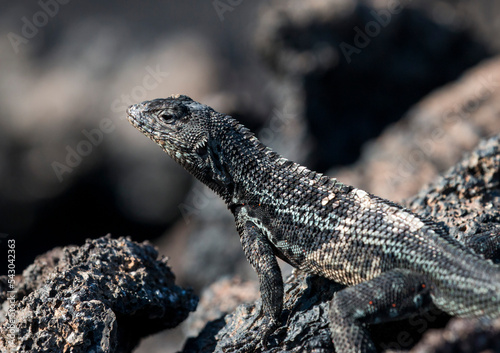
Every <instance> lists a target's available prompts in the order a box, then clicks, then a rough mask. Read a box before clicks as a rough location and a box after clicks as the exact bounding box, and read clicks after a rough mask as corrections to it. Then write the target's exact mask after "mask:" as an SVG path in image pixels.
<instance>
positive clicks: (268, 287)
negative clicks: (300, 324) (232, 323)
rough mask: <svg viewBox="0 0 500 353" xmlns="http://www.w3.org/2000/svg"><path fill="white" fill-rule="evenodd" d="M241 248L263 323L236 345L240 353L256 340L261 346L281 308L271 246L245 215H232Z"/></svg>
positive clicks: (280, 282)
mask: <svg viewBox="0 0 500 353" xmlns="http://www.w3.org/2000/svg"><path fill="white" fill-rule="evenodd" d="M236 224H237V228H238V232H239V234H240V240H241V245H242V247H243V251H244V252H245V256H246V258H247V260H248V261H249V262H250V264H251V265H252V267H253V268H254V270H255V271H256V272H257V275H258V278H259V283H260V293H261V300H262V309H263V310H262V311H263V315H264V316H265V318H264V324H263V325H262V326H261V327H260V328H259V334H258V335H257V336H256V337H250V338H249V339H248V341H245V342H238V344H237V346H239V347H240V351H242V352H248V351H252V350H253V349H254V348H255V347H256V346H257V344H258V343H259V340H260V341H261V343H262V345H263V346H265V344H266V341H267V337H268V336H269V334H270V333H272V331H273V329H274V328H275V327H276V325H277V323H278V320H279V317H280V315H281V312H282V308H283V278H282V276H281V270H280V268H279V265H278V262H277V260H276V256H275V255H274V251H273V248H272V245H271V243H270V242H269V240H268V239H267V237H266V236H265V235H264V234H263V232H262V230H261V229H259V226H257V225H256V224H255V223H254V222H252V221H251V220H249V218H247V217H246V216H245V215H241V214H240V216H236Z"/></svg>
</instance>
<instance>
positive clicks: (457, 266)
mask: <svg viewBox="0 0 500 353" xmlns="http://www.w3.org/2000/svg"><path fill="white" fill-rule="evenodd" d="M127 115H128V120H129V121H130V122H131V123H132V125H134V126H135V127H136V128H137V129H139V130H140V131H141V132H142V133H143V134H144V135H146V136H147V137H149V138H150V139H151V140H153V141H154V142H156V143H157V144H158V145H160V146H161V147H162V149H163V150H164V151H165V152H166V153H167V154H168V155H169V156H170V157H172V158H173V159H174V160H175V161H176V162H178V163H179V164H181V165H182V166H183V167H184V168H185V169H186V170H187V171H188V172H190V173H191V174H193V175H194V176H195V177H196V178H198V179H199V180H200V181H201V182H203V183H205V184H206V185H207V186H208V187H210V188H211V189H212V190H214V191H215V192H216V193H217V194H218V195H219V196H220V197H222V199H223V200H224V201H225V203H226V205H227V207H228V208H229V210H230V211H231V212H232V214H233V215H234V218H235V221H236V228H237V230H238V233H239V235H240V240H241V244H242V247H243V251H244V253H245V255H246V257H247V259H248V261H249V262H250V264H251V265H252V267H253V268H254V269H255V271H256V272H257V274H258V278H259V283H260V290H261V298H262V306H263V314H264V316H265V318H266V320H265V322H266V324H264V325H263V326H262V327H260V328H259V330H260V333H261V335H259V337H254V338H252V337H249V338H248V340H247V341H245V342H238V343H236V344H235V346H236V350H237V351H240V352H246V351H252V350H253V349H255V347H256V346H257V345H258V344H259V343H261V344H263V345H265V343H266V339H267V336H268V335H269V333H271V332H273V330H274V328H275V327H276V325H277V323H278V319H279V317H280V314H281V311H282V306H283V279H282V276H281V272H280V268H279V266H278V263H277V260H276V257H278V258H280V259H282V260H284V261H285V262H287V263H289V264H290V265H292V266H294V267H295V268H298V269H300V270H303V271H305V272H307V273H310V274H316V275H320V276H323V277H326V278H328V279H330V280H333V281H336V282H338V283H340V284H343V285H346V286H347V287H346V288H345V289H342V290H340V291H339V292H337V293H335V295H334V297H333V299H332V301H331V304H330V310H329V317H330V328H331V334H332V340H333V344H334V346H335V349H336V351H337V352H376V349H375V346H374V344H373V342H372V340H371V338H370V335H369V333H368V329H367V324H370V323H379V322H384V321H391V320H397V319H401V318H405V317H408V316H409V315H410V314H411V313H413V312H415V311H416V310H425V309H426V308H430V307H431V306H432V305H435V306H437V307H438V308H439V309H441V310H443V311H445V312H447V313H448V314H450V315H456V316H462V317H477V316H485V317H490V318H494V317H498V316H500V267H499V266H497V265H494V264H493V263H492V262H491V261H489V260H486V259H484V258H482V257H480V256H478V255H476V254H475V253H474V252H473V251H472V250H470V249H469V248H467V247H465V246H464V245H463V244H461V243H460V242H458V241H457V240H456V239H455V238H453V237H452V236H450V235H449V234H448V233H447V231H446V230H445V229H444V228H443V227H442V226H440V225H439V224H437V223H435V222H434V221H432V220H430V219H427V218H423V217H421V216H419V215H417V214H415V213H413V212H411V211H409V210H408V209H405V208H403V207H402V206H400V205H398V204H396V203H393V202H391V201H388V200H385V199H383V198H380V197H377V196H374V195H371V194H369V193H367V192H365V191H363V190H360V189H357V188H355V187H352V186H348V185H345V184H343V183H341V182H339V181H337V180H336V179H334V178H331V177H328V176H325V175H322V174H320V173H316V172H314V171H311V170H309V169H307V168H306V167H303V166H301V165H299V164H297V163H294V162H292V161H290V160H287V159H286V158H283V157H281V156H280V155H278V154H277V153H275V152H273V151H272V150H270V149H269V148H267V147H265V146H264V145H263V144H262V143H261V142H260V141H259V140H258V139H257V138H256V137H255V136H254V135H253V134H252V133H251V132H250V131H249V130H248V129H247V128H245V127H244V126H243V125H241V124H240V123H238V122H237V121H236V120H235V119H233V118H231V117H230V116H227V115H224V114H221V113H218V112H216V111H215V110H213V109H212V108H210V107H208V106H206V105H204V104H201V103H198V102H195V101H193V100H192V99H191V98H189V97H187V96H183V95H175V96H171V97H169V98H165V99H155V100H151V101H146V102H142V103H139V104H135V105H132V106H131V107H129V108H128V110H127Z"/></svg>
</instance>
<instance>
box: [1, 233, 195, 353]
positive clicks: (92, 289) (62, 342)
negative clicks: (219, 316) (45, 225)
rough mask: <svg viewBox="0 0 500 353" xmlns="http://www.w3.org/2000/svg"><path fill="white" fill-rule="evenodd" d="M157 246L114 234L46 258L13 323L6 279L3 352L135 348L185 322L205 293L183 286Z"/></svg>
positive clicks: (22, 286) (26, 277)
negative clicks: (12, 325)
mask: <svg viewBox="0 0 500 353" xmlns="http://www.w3.org/2000/svg"><path fill="white" fill-rule="evenodd" d="M174 279H175V278H174V275H173V273H172V272H171V271H170V268H169V267H168V266H167V260H166V259H165V258H162V259H158V253H157V251H156V249H155V248H154V247H153V246H152V245H150V244H148V243H142V244H138V243H135V242H132V241H131V240H130V239H127V238H120V239H112V238H110V237H109V236H106V237H103V238H98V239H95V240H88V241H87V242H86V243H85V244H84V245H83V246H81V247H76V246H70V247H65V248H62V249H61V248H59V249H55V250H52V251H50V252H48V253H47V254H45V255H41V256H39V257H38V258H37V259H36V261H35V262H34V263H33V264H32V265H30V266H29V267H28V268H27V269H26V270H25V271H24V272H23V276H22V278H21V280H20V282H19V284H18V286H17V293H16V294H15V296H16V298H15V302H14V303H13V304H12V305H13V306H12V309H13V310H12V311H11V313H12V314H13V315H12V316H10V317H9V319H10V322H14V323H15V331H14V332H13V337H11V336H10V335H9V331H8V330H7V325H8V323H9V322H8V321H5V318H6V316H7V311H8V310H9V304H8V300H7V294H6V291H5V289H7V278H6V277H1V278H0V281H1V282H0V284H1V285H2V291H1V296H0V299H1V302H2V303H3V305H2V313H1V316H2V318H3V322H2V324H1V327H0V350H1V351H2V352H32V353H36V352H73V353H77V352H82V353H84V352H106V353H108V352H109V353H115V352H132V350H133V348H134V347H135V346H136V345H137V343H138V342H139V341H140V339H141V338H142V337H144V336H147V335H150V334H153V333H155V332H158V331H161V330H163V329H166V328H172V327H175V326H177V325H178V324H179V323H180V322H182V321H183V320H184V319H186V317H187V316H188V314H189V312H191V311H194V310H195V308H196V305H197V303H198V298H197V297H196V296H195V295H194V294H193V292H192V291H191V290H186V289H182V288H180V287H178V286H176V285H175V283H174Z"/></svg>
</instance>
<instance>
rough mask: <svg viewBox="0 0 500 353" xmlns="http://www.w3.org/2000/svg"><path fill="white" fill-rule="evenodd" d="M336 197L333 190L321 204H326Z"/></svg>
mask: <svg viewBox="0 0 500 353" xmlns="http://www.w3.org/2000/svg"><path fill="white" fill-rule="evenodd" d="M334 198H335V194H334V193H333V192H332V193H331V194H330V195H328V196H326V197H325V198H324V199H323V200H321V204H322V205H323V206H326V205H327V204H328V202H330V201H332V200H333V199H334Z"/></svg>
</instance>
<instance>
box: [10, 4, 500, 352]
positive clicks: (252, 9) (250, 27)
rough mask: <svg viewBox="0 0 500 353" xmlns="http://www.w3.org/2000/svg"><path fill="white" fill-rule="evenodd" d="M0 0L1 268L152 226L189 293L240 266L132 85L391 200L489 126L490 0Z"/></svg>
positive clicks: (495, 117)
mask: <svg viewBox="0 0 500 353" xmlns="http://www.w3.org/2000/svg"><path fill="white" fill-rule="evenodd" d="M0 4H1V9H2V11H1V12H0V34H1V35H0V77H1V80H0V233H1V236H2V237H9V238H13V239H15V240H16V244H17V246H16V250H17V251H16V253H17V258H16V265H17V270H18V273H20V272H21V271H22V269H23V268H25V267H26V266H27V265H29V264H30V263H31V262H32V261H33V259H34V258H35V256H36V255H39V254H41V253H43V252H45V251H47V250H49V249H51V248H53V247H55V246H64V245H68V244H77V245H79V244H82V243H83V242H84V240H85V239H86V238H97V237H101V236H103V235H105V234H107V233H111V234H112V236H113V237H118V236H131V237H132V239H133V240H136V241H142V240H146V239H148V240H151V241H152V242H154V243H155V244H156V245H158V246H159V247H160V250H161V252H162V253H163V254H165V255H167V256H169V257H170V259H171V260H170V262H169V264H170V265H171V266H172V268H173V271H174V273H175V274H176V275H177V277H178V282H179V283H180V284H182V285H188V286H192V287H194V288H195V290H196V291H197V292H198V293H199V292H200V291H201V290H202V288H204V287H205V286H207V285H209V284H210V283H212V282H213V281H214V280H215V279H217V278H219V277H220V276H223V275H234V274H238V275H239V276H240V277H241V278H244V279H247V278H254V277H252V276H254V274H253V271H252V269H251V268H250V266H249V265H248V264H247V263H246V261H245V259H244V257H243V253H242V251H241V249H240V245H239V239H238V236H237V234H236V231H235V228H234V224H233V220H232V217H231V215H230V213H229V211H227V210H226V209H225V206H224V205H223V204H222V203H221V202H220V201H219V200H218V199H217V198H216V197H215V195H214V194H213V193H211V192H210V191H208V190H206V188H204V187H203V186H202V185H201V184H199V183H198V182H195V181H193V180H192V178H191V177H190V176H189V175H188V174H187V173H186V172H184V171H183V170H182V169H181V168H180V167H179V166H177V165H176V164H175V163H174V162H173V161H171V160H170V159H169V158H168V157H167V156H166V155H165V154H164V153H163V152H162V151H161V150H160V148H159V147H157V146H156V145H154V144H153V143H152V142H151V141H150V140H149V139H147V138H145V137H144V136H142V135H141V134H140V133H139V132H138V131H136V130H135V129H134V128H133V127H132V126H131V125H130V124H129V123H128V122H127V120H126V119H125V109H126V107H127V106H128V105H130V104H133V103H137V102H140V101H143V100H149V99H153V98H159V97H166V96H169V95H171V94H177V93H180V94H186V95H189V96H191V97H192V98H193V99H195V100H197V101H200V102H203V103H205V104H208V105H210V106H212V107H213V108H214V109H216V110H218V111H221V112H224V113H228V114H230V115H232V116H234V117H236V118H237V119H239V120H240V121H242V122H243V123H244V124H245V125H247V126H248V127H249V128H250V129H251V130H253V131H254V132H256V133H257V135H258V136H259V138H260V139H261V140H262V141H263V142H264V143H265V144H267V145H269V146H271V147H272V148H273V149H275V150H277V151H278V152H279V153H281V154H283V155H284V156H286V157H288V158H290V159H293V160H295V161H297V162H300V163H302V164H305V165H307V166H308V167H310V168H312V169H315V170H318V171H321V172H326V173H328V174H330V175H334V176H336V177H338V178H339V179H340V180H342V181H343V182H346V183H348V184H353V185H356V186H357V187H361V188H363V189H365V190H367V191H370V192H373V193H376V194H378V195H380V196H383V197H386V198H390V199H392V200H395V201H401V200H403V199H404V198H406V197H409V196H411V195H413V194H414V193H415V192H416V191H418V190H419V188H420V187H422V186H423V185H424V184H425V183H427V182H430V181H431V180H432V179H433V178H434V177H435V176H436V175H438V174H439V173H441V172H443V171H444V170H446V169H447V168H448V167H450V166H452V165H453V164H454V163H456V162H457V161H458V160H459V159H460V158H461V156H462V155H463V153H464V152H466V151H468V150H470V149H471V148H473V147H474V146H475V145H476V144H477V143H478V141H479V140H480V139H481V138H484V137H487V136H491V135H494V134H497V133H499V132H500V114H499V112H500V107H499V103H497V102H499V101H500V100H499V99H496V98H498V95H499V90H500V62H499V60H500V59H498V58H497V55H498V52H499V50H500V36H498V33H499V31H500V3H499V2H496V1H494V0H481V1H477V0H476V1H473V0H456V1H452V0H449V1H419V2H412V1H402V0H401V1H398V0H389V1H386V0H372V1H354V0H331V1H326V0H312V1H308V2H303V1H298V0H293V1H288V2H283V1H270V2H264V1H255V0H254V1H244V0H231V1H229V0H213V1H196V0H187V1H182V2H180V1H178V2H173V1H170V2H166V1H165V2H157V1H142V2H136V1H127V0H125V1H113V0H110V1H106V2H101V1H95V0H88V1H85V2H83V1H68V0H64V1H63V0H41V1H31V2H28V1H18V2H7V1H1V2H0ZM4 243H5V242H3V243H2V244H1V246H2V249H1V250H2V251H6V250H5V249H4V248H3V247H4V246H5V244H4ZM3 253H5V254H6V252H3ZM2 258H4V257H2ZM6 269H7V266H6V265H5V266H2V267H1V268H0V273H1V274H4V273H6ZM178 348H179V347H177V349H178ZM140 349H141V348H139V350H138V351H140ZM142 349H143V350H145V349H146V348H142ZM173 349H174V348H173ZM145 351H146V350H145ZM163 351H164V350H163Z"/></svg>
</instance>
